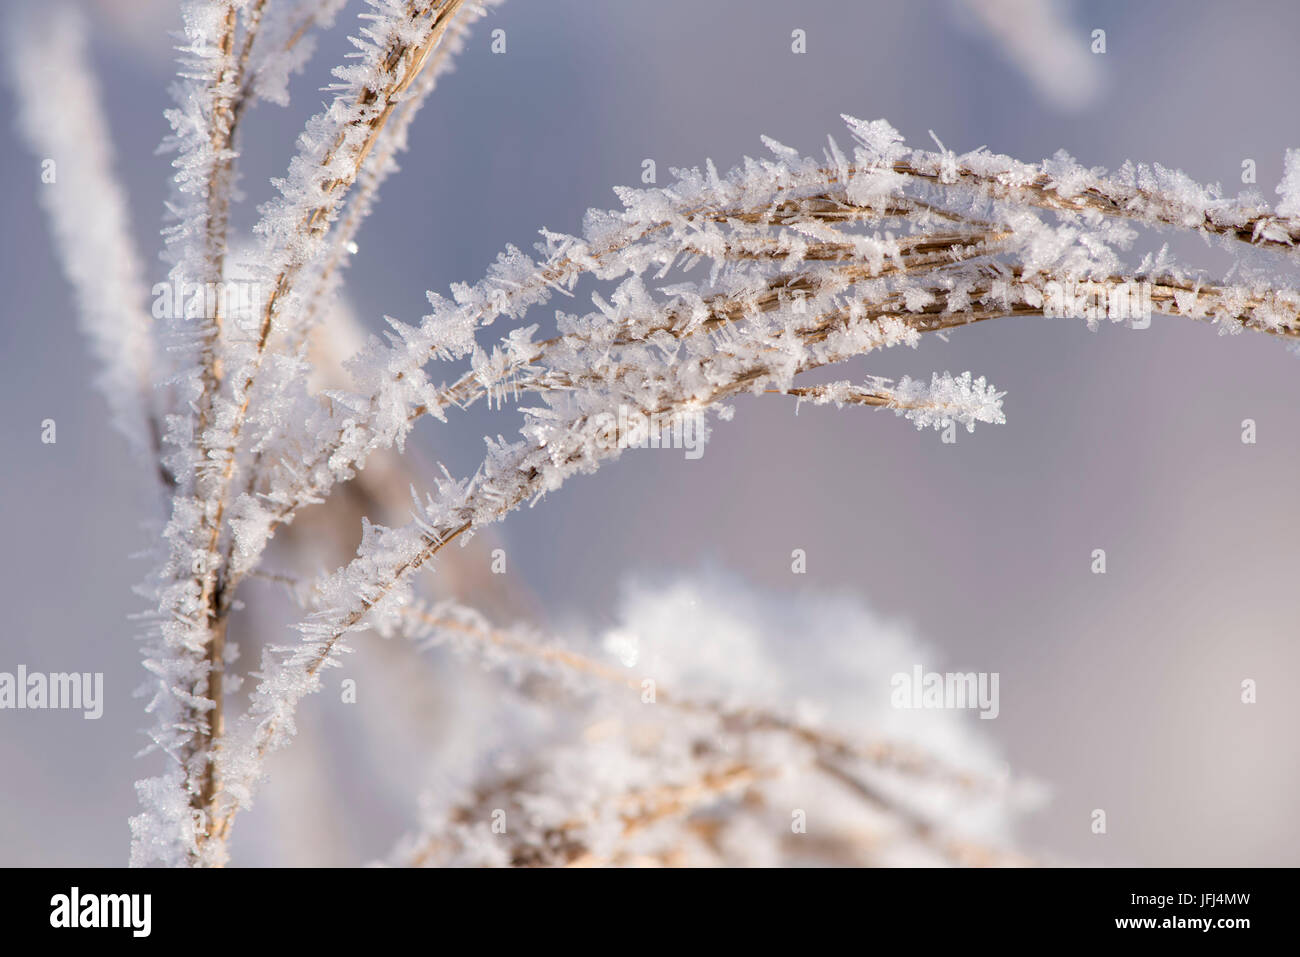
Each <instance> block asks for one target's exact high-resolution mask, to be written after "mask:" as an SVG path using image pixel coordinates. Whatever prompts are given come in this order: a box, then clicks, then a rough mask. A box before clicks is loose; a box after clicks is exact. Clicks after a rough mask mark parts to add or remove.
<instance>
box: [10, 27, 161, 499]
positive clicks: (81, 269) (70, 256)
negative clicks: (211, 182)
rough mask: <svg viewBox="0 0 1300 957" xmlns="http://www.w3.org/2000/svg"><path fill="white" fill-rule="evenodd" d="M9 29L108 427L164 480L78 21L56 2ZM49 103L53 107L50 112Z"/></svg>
mask: <svg viewBox="0 0 1300 957" xmlns="http://www.w3.org/2000/svg"><path fill="white" fill-rule="evenodd" d="M6 27H7V29H6V52H7V54H8V56H7V57H6V59H7V61H8V66H9V70H8V72H9V79H10V82H11V84H12V86H13V87H14V90H15V92H16V93H17V101H18V125H19V129H20V132H21V133H22V135H23V138H24V139H25V140H26V141H27V144H28V146H29V147H30V149H31V152H32V154H33V155H34V156H36V157H38V158H39V159H40V160H41V164H42V165H41V175H42V178H43V180H44V182H43V183H42V184H41V185H40V186H38V187H37V195H38V196H39V197H40V200H41V205H42V206H43V207H44V209H45V213H46V215H47V216H48V217H49V220H50V228H51V231H52V232H53V233H54V241H55V251H56V253H57V254H58V257H59V263H60V265H61V266H62V268H63V272H64V275H66V276H67V278H68V282H69V284H70V285H71V286H72V288H73V291H74V293H75V294H76V297H77V309H78V312H79V313H80V318H81V328H82V330H83V331H84V332H85V335H86V338H87V340H88V342H89V344H90V349H91V352H92V353H93V355H94V358H95V361H96V362H97V363H98V364H99V367H100V368H99V373H98V376H97V385H98V387H99V389H100V391H101V392H103V394H104V398H105V399H106V400H107V401H108V405H109V408H110V410H111V412H112V414H111V419H112V422H113V425H114V426H115V427H116V428H117V429H118V430H119V431H120V432H121V433H122V434H123V436H125V437H126V440H127V441H128V442H129V443H130V445H131V449H132V451H133V452H135V453H136V454H137V455H138V456H139V457H140V459H141V461H143V462H148V463H149V464H150V466H151V468H152V469H153V470H158V474H159V475H160V477H161V478H162V480H163V482H164V484H166V483H167V481H168V476H167V473H166V472H165V471H162V470H161V468H162V466H161V463H160V461H159V458H160V455H161V452H162V446H161V440H162V436H161V428H162V426H161V418H162V417H161V408H162V400H161V399H160V398H158V397H157V396H156V395H155V390H154V385H155V380H156V378H157V377H159V374H160V369H159V368H158V358H157V355H156V351H157V350H156V346H155V343H154V339H153V331H152V328H151V325H152V323H151V320H150V316H149V289H148V286H147V285H146V283H145V280H144V267H143V265H142V264H141V261H140V254H139V252H138V251H137V249H136V245H135V241H134V239H132V237H131V225H130V221H129V217H128V214H127V200H126V196H125V195H124V194H123V191H122V189H121V187H120V186H119V185H118V182H117V179H116V177H115V176H114V175H113V170H112V167H113V156H112V140H111V137H110V136H109V131H108V125H107V123H106V122H105V119H104V110H103V107H102V105H101V103H100V96H99V89H98V85H97V84H96V82H95V78H94V77H93V76H92V75H91V74H90V72H89V69H88V62H87V51H86V22H85V19H84V17H83V16H82V15H81V13H80V11H78V10H77V9H76V8H74V7H70V6H68V5H66V4H63V3H53V4H47V5H43V6H41V7H40V8H36V7H24V6H15V7H13V8H12V9H11V10H10V11H9V17H8V23H7V24H6ZM51 102H55V103H57V104H58V109H57V110H51V109H49V108H48V104H49V103H51Z"/></svg>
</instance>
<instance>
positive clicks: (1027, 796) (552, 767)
mask: <svg viewBox="0 0 1300 957" xmlns="http://www.w3.org/2000/svg"><path fill="white" fill-rule="evenodd" d="M793 623H797V625H798V628H799V632H798V640H797V642H792V640H791V639H792V638H793V636H794V633H793V632H792V631H791V630H790V628H789V626H790V625H791V624H793ZM395 627H396V630H400V631H401V632H403V633H404V634H406V635H407V636H409V637H412V638H415V639H416V640H417V641H419V642H420V643H422V644H424V645H426V646H429V647H439V646H442V645H450V646H451V647H452V648H453V649H455V650H456V651H457V652H458V653H460V654H461V655H463V656H465V657H467V658H469V659H470V660H471V661H478V662H481V663H482V665H483V666H484V667H486V668H490V669H492V671H493V672H495V673H499V674H502V675H504V676H505V680H506V681H507V682H508V683H509V685H510V686H514V687H518V688H520V689H523V693H525V694H531V695H533V696H534V697H536V698H538V699H540V700H542V701H544V702H546V703H548V704H549V705H550V709H551V710H552V711H554V710H556V709H557V707H558V705H557V703H556V702H555V701H554V700H553V699H552V698H550V697H549V691H548V690H547V689H549V688H556V689H559V691H560V693H561V694H562V696H563V698H564V699H565V700H566V701H567V702H568V705H567V706H566V711H567V712H568V713H569V714H570V715H571V721H568V722H563V723H555V724H552V725H545V726H542V727H539V728H538V729H537V730H536V731H534V732H531V733H529V732H522V731H521V732H517V733H516V737H517V738H518V739H517V740H514V741H512V742H511V745H510V747H509V749H508V750H507V751H506V752H505V753H503V754H500V755H499V756H498V757H497V758H496V759H495V760H485V761H484V763H483V766H482V768H481V769H480V771H479V773H478V775H477V776H476V777H475V778H473V779H470V780H465V781H460V782H454V781H445V782H443V783H442V786H441V788H440V792H439V793H434V794H429V795H427V797H426V801H425V813H424V817H425V825H424V827H423V828H422V829H421V830H420V831H419V832H417V833H413V834H411V835H408V836H407V837H405V838H403V840H402V841H401V842H399V844H398V846H397V848H396V849H395V851H394V853H393V854H392V856H391V858H390V863H393V864H399V865H416V866H428V865H432V864H457V865H466V864H498V865H500V864H506V865H514V866H520V865H586V864H610V863H615V864H629V863H675V864H710V865H716V864H719V863H725V862H731V863H736V862H743V863H761V864H843V863H856V864H863V863H881V862H883V861H890V862H895V863H900V862H904V861H908V862H911V863H923V862H924V863H976V862H978V863H984V864H992V863H1026V862H1027V860H1028V859H1027V858H1024V857H1022V856H1021V855H1018V854H1016V853H1015V852H1013V851H1010V850H1007V849H1005V847H1004V846H1003V845H1004V844H1005V842H1006V839H1007V831H1008V825H1009V823H1010V821H1011V820H1012V818H1013V817H1014V816H1015V815H1016V814H1017V813H1018V812H1020V811H1023V810H1024V809H1026V808H1028V807H1032V806H1034V804H1035V803H1037V802H1038V801H1039V800H1040V799H1041V797H1042V795H1041V793H1040V791H1039V789H1038V788H1037V787H1036V786H1033V785H1031V784H1029V783H1028V782H1012V781H1009V780H1004V779H1002V778H1001V777H1000V775H999V774H998V772H997V771H996V770H995V767H996V762H995V761H994V760H993V759H992V757H991V756H990V755H989V754H987V753H986V751H985V749H984V748H982V747H981V745H980V744H979V743H977V742H976V741H974V740H971V739H972V737H973V736H972V735H971V734H970V733H969V732H968V731H966V730H965V729H964V728H963V726H962V724H961V723H960V722H958V721H954V720H953V715H952V714H951V713H943V714H935V715H931V717H932V718H933V719H934V720H932V721H930V722H926V723H916V722H913V721H910V720H909V721H908V723H907V727H906V729H904V728H903V726H902V725H901V723H899V722H897V713H892V714H891V713H889V712H890V709H889V708H887V707H881V708H873V707H872V706H871V705H869V704H864V702H863V695H862V694H861V692H862V689H863V688H870V687H872V686H877V687H884V686H887V685H888V682H889V678H890V674H891V672H893V671H894V670H895V669H896V668H898V667H900V666H902V665H903V663H905V662H907V661H909V660H911V659H912V658H913V657H914V656H915V655H916V653H917V649H916V648H915V647H914V645H913V642H912V641H911V640H910V637H909V636H908V635H906V634H905V633H904V632H903V631H902V630H901V629H899V628H898V627H897V626H891V625H888V624H886V623H884V622H881V621H880V620H878V619H877V618H876V617H875V616H873V615H872V614H870V613H869V612H868V611H867V610H866V609H863V608H861V607H860V606H859V605H857V603H855V602H853V601H849V600H846V599H834V598H831V599H828V598H826V597H825V596H821V597H816V598H813V597H805V598H799V599H794V598H788V599H787V598H784V597H778V596H761V595H759V594H756V593H755V592H753V591H751V590H748V589H744V588H743V587H742V586H740V585H739V584H737V583H735V582H734V581H732V580H730V579H729V578H727V577H726V576H721V575H718V574H715V573H706V574H698V575H695V576H692V578H691V579H689V580H682V581H678V582H674V583H670V584H668V585H666V586H657V585H656V586H645V585H641V586H638V587H636V588H633V589H629V590H628V592H627V593H626V594H625V596H624V599H623V601H622V602H621V608H620V612H619V618H618V624H617V625H616V626H615V627H613V628H611V629H609V630H607V631H606V632H605V633H604V635H603V636H601V637H598V638H595V639H593V638H587V639H579V640H565V641H560V640H558V639H556V638H555V637H553V636H550V635H545V634H543V633H540V632H539V631H537V630H536V629H533V628H529V627H527V626H514V627H511V628H497V627H494V626H493V625H491V624H490V623H489V622H488V621H487V620H486V619H485V618H484V616H483V615H481V614H479V613H478V612H476V611H474V610H473V609H467V608H464V607H461V606H458V605H457V604H456V603H454V602H440V603H437V604H435V605H433V606H431V607H425V606H423V605H421V604H419V603H417V604H415V605H413V606H411V607H410V608H408V609H407V611H406V613H405V615H404V618H403V620H402V621H401V622H400V623H398V624H397V625H396V626H395ZM706 637H707V642H708V647H709V649H710V651H709V653H708V654H707V655H701V654H700V653H699V651H700V642H701V641H702V640H704V639H705V638H706ZM580 647H586V648H590V649H591V650H590V651H583V650H579V648H580ZM795 659H800V660H803V661H805V662H807V664H804V665H802V666H801V665H800V664H799V661H797V660H795ZM832 667H833V668H834V672H835V674H836V675H837V676H838V677H837V679H836V680H835V681H833V682H831V683H830V684H829V686H828V684H827V683H826V681H825V675H826V669H828V668H832ZM687 686H694V687H695V688H697V689H701V690H702V694H703V697H685V696H679V694H678V691H679V690H684V689H686V688H687ZM753 695H758V696H760V697H761V698H762V699H764V700H778V701H784V702H787V703H788V705H789V706H790V707H791V711H790V713H786V711H785V710H770V709H767V708H764V707H759V706H755V705H754V704H753V703H752V701H747V700H745V699H746V698H747V697H750V696H753ZM874 700H876V701H880V700H881V699H880V698H876V699H874ZM814 702H815V711H816V712H818V713H817V714H814V713H812V710H813V709H810V708H809V707H808V706H809V705H811V704H813V703H814ZM800 705H802V707H798V706H800ZM800 710H802V711H803V712H804V714H803V715H802V716H801V715H800V714H798V713H796V712H798V711H800ZM893 725H897V727H893ZM881 727H890V732H889V733H891V734H897V735H906V736H908V737H909V738H911V740H892V739H886V740H879V739H877V740H869V739H868V738H866V737H864V735H870V734H871V733H872V732H873V730H874V731H875V733H877V734H879V729H880V728H881ZM846 731H847V732H848V733H846ZM927 751H932V752H933V753H927ZM791 809H798V810H800V811H802V812H803V813H804V814H806V815H808V816H809V817H811V818H815V819H816V820H817V821H818V830H819V832H820V833H821V834H822V835H823V838H825V837H826V836H827V835H833V837H832V838H830V839H824V840H821V841H814V842H805V841H804V837H805V835H802V834H800V835H798V836H797V837H796V836H794V835H793V834H792V830H791V814H792V810H791ZM958 809H960V812H959V811H958ZM959 821H964V822H966V823H965V826H964V827H963V826H962V825H960V824H959V823H958V822H959Z"/></svg>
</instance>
